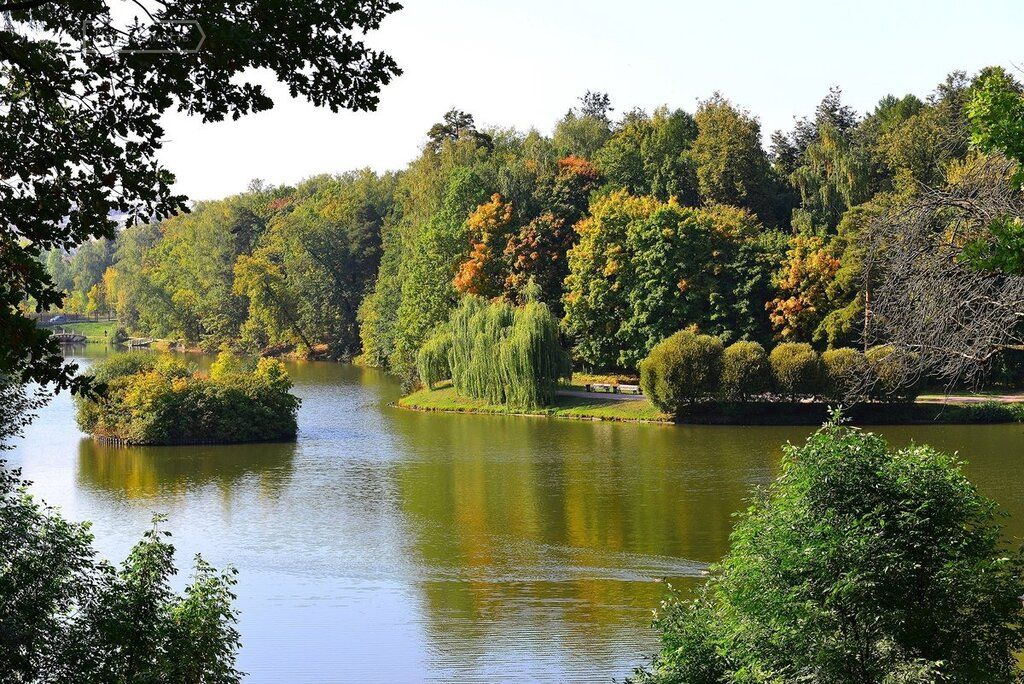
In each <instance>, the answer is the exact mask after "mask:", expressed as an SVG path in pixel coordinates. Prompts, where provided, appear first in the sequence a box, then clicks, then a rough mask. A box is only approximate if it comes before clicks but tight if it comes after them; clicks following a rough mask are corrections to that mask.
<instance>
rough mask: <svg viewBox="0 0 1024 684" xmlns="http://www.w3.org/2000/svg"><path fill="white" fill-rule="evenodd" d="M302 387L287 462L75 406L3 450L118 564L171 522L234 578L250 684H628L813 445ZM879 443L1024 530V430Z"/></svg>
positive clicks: (183, 541) (394, 390) (352, 373)
mask: <svg viewBox="0 0 1024 684" xmlns="http://www.w3.org/2000/svg"><path fill="white" fill-rule="evenodd" d="M103 353H104V352H103V351H102V350H96V351H92V350H90V351H88V352H83V353H82V355H83V358H81V361H82V362H83V365H84V364H87V363H88V362H89V361H90V360H91V359H92V358H95V357H96V356H99V355H102V354H103ZM289 370H290V371H291V373H292V376H293V378H294V380H295V384H296V393H297V394H298V395H300V396H301V397H302V399H303V404H302V409H301V410H300V413H299V438H298V442H297V443H295V444H270V445H255V446H254V445H243V446H222V447H205V446H204V447H173V448H167V447H160V448H133V449H124V448H120V449H119V448H111V447H105V446H101V445H98V444H95V443H94V442H92V441H91V440H89V439H87V438H85V437H84V436H83V435H82V434H81V433H80V432H79V431H78V429H77V428H76V426H75V423H74V415H73V414H74V411H73V406H72V402H71V400H70V399H69V398H68V397H67V396H66V395H63V396H61V397H59V398H58V399H56V400H55V401H54V402H53V403H52V404H51V405H50V406H48V407H47V408H46V409H44V410H43V412H42V413H41V414H40V416H39V418H38V420H37V421H36V423H35V424H34V425H33V426H32V427H31V428H30V429H29V430H28V432H27V434H26V437H25V438H24V439H23V440H22V441H21V442H19V444H18V446H17V448H16V450H15V451H14V452H12V454H10V455H9V458H10V461H11V462H12V464H13V465H16V466H19V467H21V468H22V469H23V472H24V475H25V476H26V477H27V478H28V479H30V480H32V481H33V482H34V485H33V491H34V492H35V493H36V494H38V495H39V496H41V497H42V498H43V499H45V500H46V501H48V502H49V503H51V504H55V505H58V506H60V507H62V508H63V510H64V512H65V513H66V514H67V515H68V516H69V517H71V518H75V519H89V520H92V521H93V532H94V533H95V535H96V545H97V546H98V548H99V549H100V551H101V552H102V553H103V554H104V555H105V556H106V557H108V558H111V559H113V560H117V561H120V560H121V559H123V558H124V556H125V555H126V553H127V552H128V550H129V548H130V547H131V545H132V544H133V543H134V542H135V541H136V540H138V538H139V536H140V534H141V533H142V531H143V530H144V529H145V528H146V527H147V526H148V524H149V520H150V517H151V516H152V514H153V513H154V512H161V513H167V514H168V515H169V516H170V521H169V523H168V528H169V529H170V530H171V531H172V532H173V533H174V543H175V545H176V547H177V549H178V555H177V558H178V563H179V566H181V567H183V568H187V566H188V564H189V562H190V559H191V557H192V556H193V555H194V554H195V553H202V554H203V556H204V557H206V558H207V559H208V560H210V561H211V562H213V563H214V564H215V565H218V566H220V565H225V564H228V563H232V564H234V565H235V566H236V567H237V568H238V569H239V571H240V575H239V584H238V588H237V589H238V596H239V598H238V602H237V606H238V608H239V609H240V610H241V611H242V614H241V620H240V631H241V633H242V637H243V649H242V652H241V655H240V662H239V666H240V667H241V669H243V670H245V671H246V672H248V673H249V677H248V681H250V682H254V683H257V682H289V683H291V682H349V681H386V682H405V681H423V680H429V681H449V680H453V679H459V680H461V681H481V682H491V681H503V680H511V679H516V680H544V681H604V682H609V681H611V680H612V679H613V678H618V679H620V680H621V678H622V677H624V676H626V675H627V674H628V673H629V672H630V670H631V669H632V668H633V667H634V666H636V665H637V664H640V663H642V662H643V661H644V658H645V656H646V655H647V654H649V653H651V652H653V651H654V650H656V648H657V640H656V635H655V634H654V633H653V632H652V631H651V630H650V629H649V623H650V618H651V611H652V609H653V608H654V607H655V606H656V605H657V603H658V601H659V600H660V598H662V596H663V594H664V590H665V585H664V584H663V581H664V580H668V581H670V582H672V583H673V584H680V585H685V586H692V585H693V584H694V583H695V582H696V581H697V578H698V577H699V576H700V571H701V569H702V568H703V567H704V566H705V564H707V563H708V562H712V561H715V560H717V559H718V558H719V557H720V556H721V555H722V553H723V552H724V551H725V549H726V548H727V543H728V534H729V529H730V524H731V515H732V513H733V512H734V511H736V510H738V509H740V508H741V507H742V506H743V503H744V499H745V497H746V496H747V495H748V493H749V492H750V489H751V487H752V486H754V485H757V484H762V483H765V482H767V481H769V480H770V479H771V478H772V477H773V475H774V472H775V468H776V463H777V461H778V456H779V453H780V445H781V444H783V443H784V442H786V441H787V440H792V441H798V440H802V439H803V438H804V437H805V436H806V435H807V434H808V432H809V430H807V429H804V428H765V427H756V428H750V427H675V426H656V425H629V424H614V423H589V422H575V421H560V420H552V419H530V418H515V417H509V418H503V417H498V416H460V415H448V414H422V413H415V412H410V411H402V410H399V409H396V408H393V407H391V406H390V405H389V404H390V402H392V401H394V399H396V398H397V396H398V387H397V385H396V383H395V382H393V381H392V380H391V379H390V378H388V377H387V376H385V375H383V374H381V373H379V372H376V371H372V370H365V369H360V368H356V367H352V366H345V365H337V364H328V363H295V364H291V365H290V366H289ZM883 432H885V434H887V435H888V436H889V437H890V438H891V439H893V440H894V441H896V442H899V443H906V442H909V441H911V440H916V441H919V442H923V441H927V442H929V443H931V444H934V445H936V446H938V447H941V448H943V449H946V450H950V451H954V450H955V451H960V452H961V454H963V455H964V456H965V457H967V458H969V459H970V465H969V466H968V473H969V475H970V476H971V477H972V478H973V479H974V481H975V482H976V483H977V484H978V485H979V487H980V488H981V489H982V491H984V492H985V493H986V494H988V495H990V496H992V497H994V498H995V499H996V500H997V501H999V502H1000V503H1001V504H1003V505H1004V507H1005V508H1006V509H1007V510H1008V511H1009V512H1010V513H1011V516H1012V517H1011V519H1010V522H1009V532H1010V533H1011V534H1015V535H1016V534H1024V491H1022V490H1021V487H1020V482H1021V478H1020V472H1021V465H1022V463H1024V441H1022V437H1024V427H1022V426H1019V425H1010V426H927V427H914V428H885V429H884V430H883ZM183 574H187V573H183ZM179 580H180V581H179V586H180V584H181V583H183V582H184V580H185V577H181V578H179Z"/></svg>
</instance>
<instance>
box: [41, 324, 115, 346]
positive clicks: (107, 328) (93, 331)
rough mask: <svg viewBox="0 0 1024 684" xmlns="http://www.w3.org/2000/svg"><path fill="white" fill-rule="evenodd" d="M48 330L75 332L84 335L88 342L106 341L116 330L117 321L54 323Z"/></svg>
mask: <svg viewBox="0 0 1024 684" xmlns="http://www.w3.org/2000/svg"><path fill="white" fill-rule="evenodd" d="M50 330H53V331H54V332H59V331H61V330H66V331H68V332H76V333H78V334H80V335H85V338H86V341H88V342H107V341H109V340H110V338H111V337H113V336H114V331H115V330H117V321H96V322H88V323H65V324H64V325H60V324H58V325H55V326H53V327H52V328H50Z"/></svg>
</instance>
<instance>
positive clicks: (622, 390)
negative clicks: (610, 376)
mask: <svg viewBox="0 0 1024 684" xmlns="http://www.w3.org/2000/svg"><path fill="white" fill-rule="evenodd" d="M586 388H587V391H588V392H599V393H602V394H604V393H607V394H643V392H641V391H640V385H613V384H611V383H610V382H592V383H589V384H587V385H586Z"/></svg>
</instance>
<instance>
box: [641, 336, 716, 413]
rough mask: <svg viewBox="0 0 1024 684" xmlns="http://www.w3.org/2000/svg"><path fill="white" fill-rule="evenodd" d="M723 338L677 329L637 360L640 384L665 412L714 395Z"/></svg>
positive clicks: (654, 402)
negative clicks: (642, 358)
mask: <svg viewBox="0 0 1024 684" xmlns="http://www.w3.org/2000/svg"><path fill="white" fill-rule="evenodd" d="M722 353H723V350H722V341H721V340H719V339H718V338H717V337H711V336H710V335H698V334H697V333H695V332H693V331H691V330H680V331H679V332H677V333H676V334H675V335H672V336H671V337H669V338H666V339H664V340H662V341H661V342H659V343H658V344H656V345H655V346H654V348H653V349H651V352H650V353H649V354H648V355H647V358H645V359H644V360H643V361H641V362H640V387H641V388H642V389H643V392H644V394H645V395H647V397H648V398H649V399H650V400H651V402H652V403H653V404H654V405H655V406H657V407H658V408H659V409H661V410H662V411H665V412H666V413H672V414H678V413H679V412H680V411H682V409H683V408H684V407H685V406H686V405H687V404H692V403H694V402H695V401H697V400H699V399H705V398H707V397H710V396H711V395H713V394H714V393H715V392H716V391H717V390H718V386H719V381H720V379H721V374H722Z"/></svg>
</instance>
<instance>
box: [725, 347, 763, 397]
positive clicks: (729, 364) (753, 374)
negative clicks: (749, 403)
mask: <svg viewBox="0 0 1024 684" xmlns="http://www.w3.org/2000/svg"><path fill="white" fill-rule="evenodd" d="M770 385H771V367H770V366H769V364H768V354H767V353H766V352H765V350H764V347H762V346H761V345H759V344H758V343H757V342H734V343H733V344H730V345H729V346H728V347H726V348H725V351H724V352H723V353H722V383H721V389H722V395H723V396H724V397H725V398H727V399H739V400H740V401H746V400H747V399H748V398H749V397H750V395H752V394H762V393H764V392H767V391H768V389H769V387H770Z"/></svg>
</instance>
